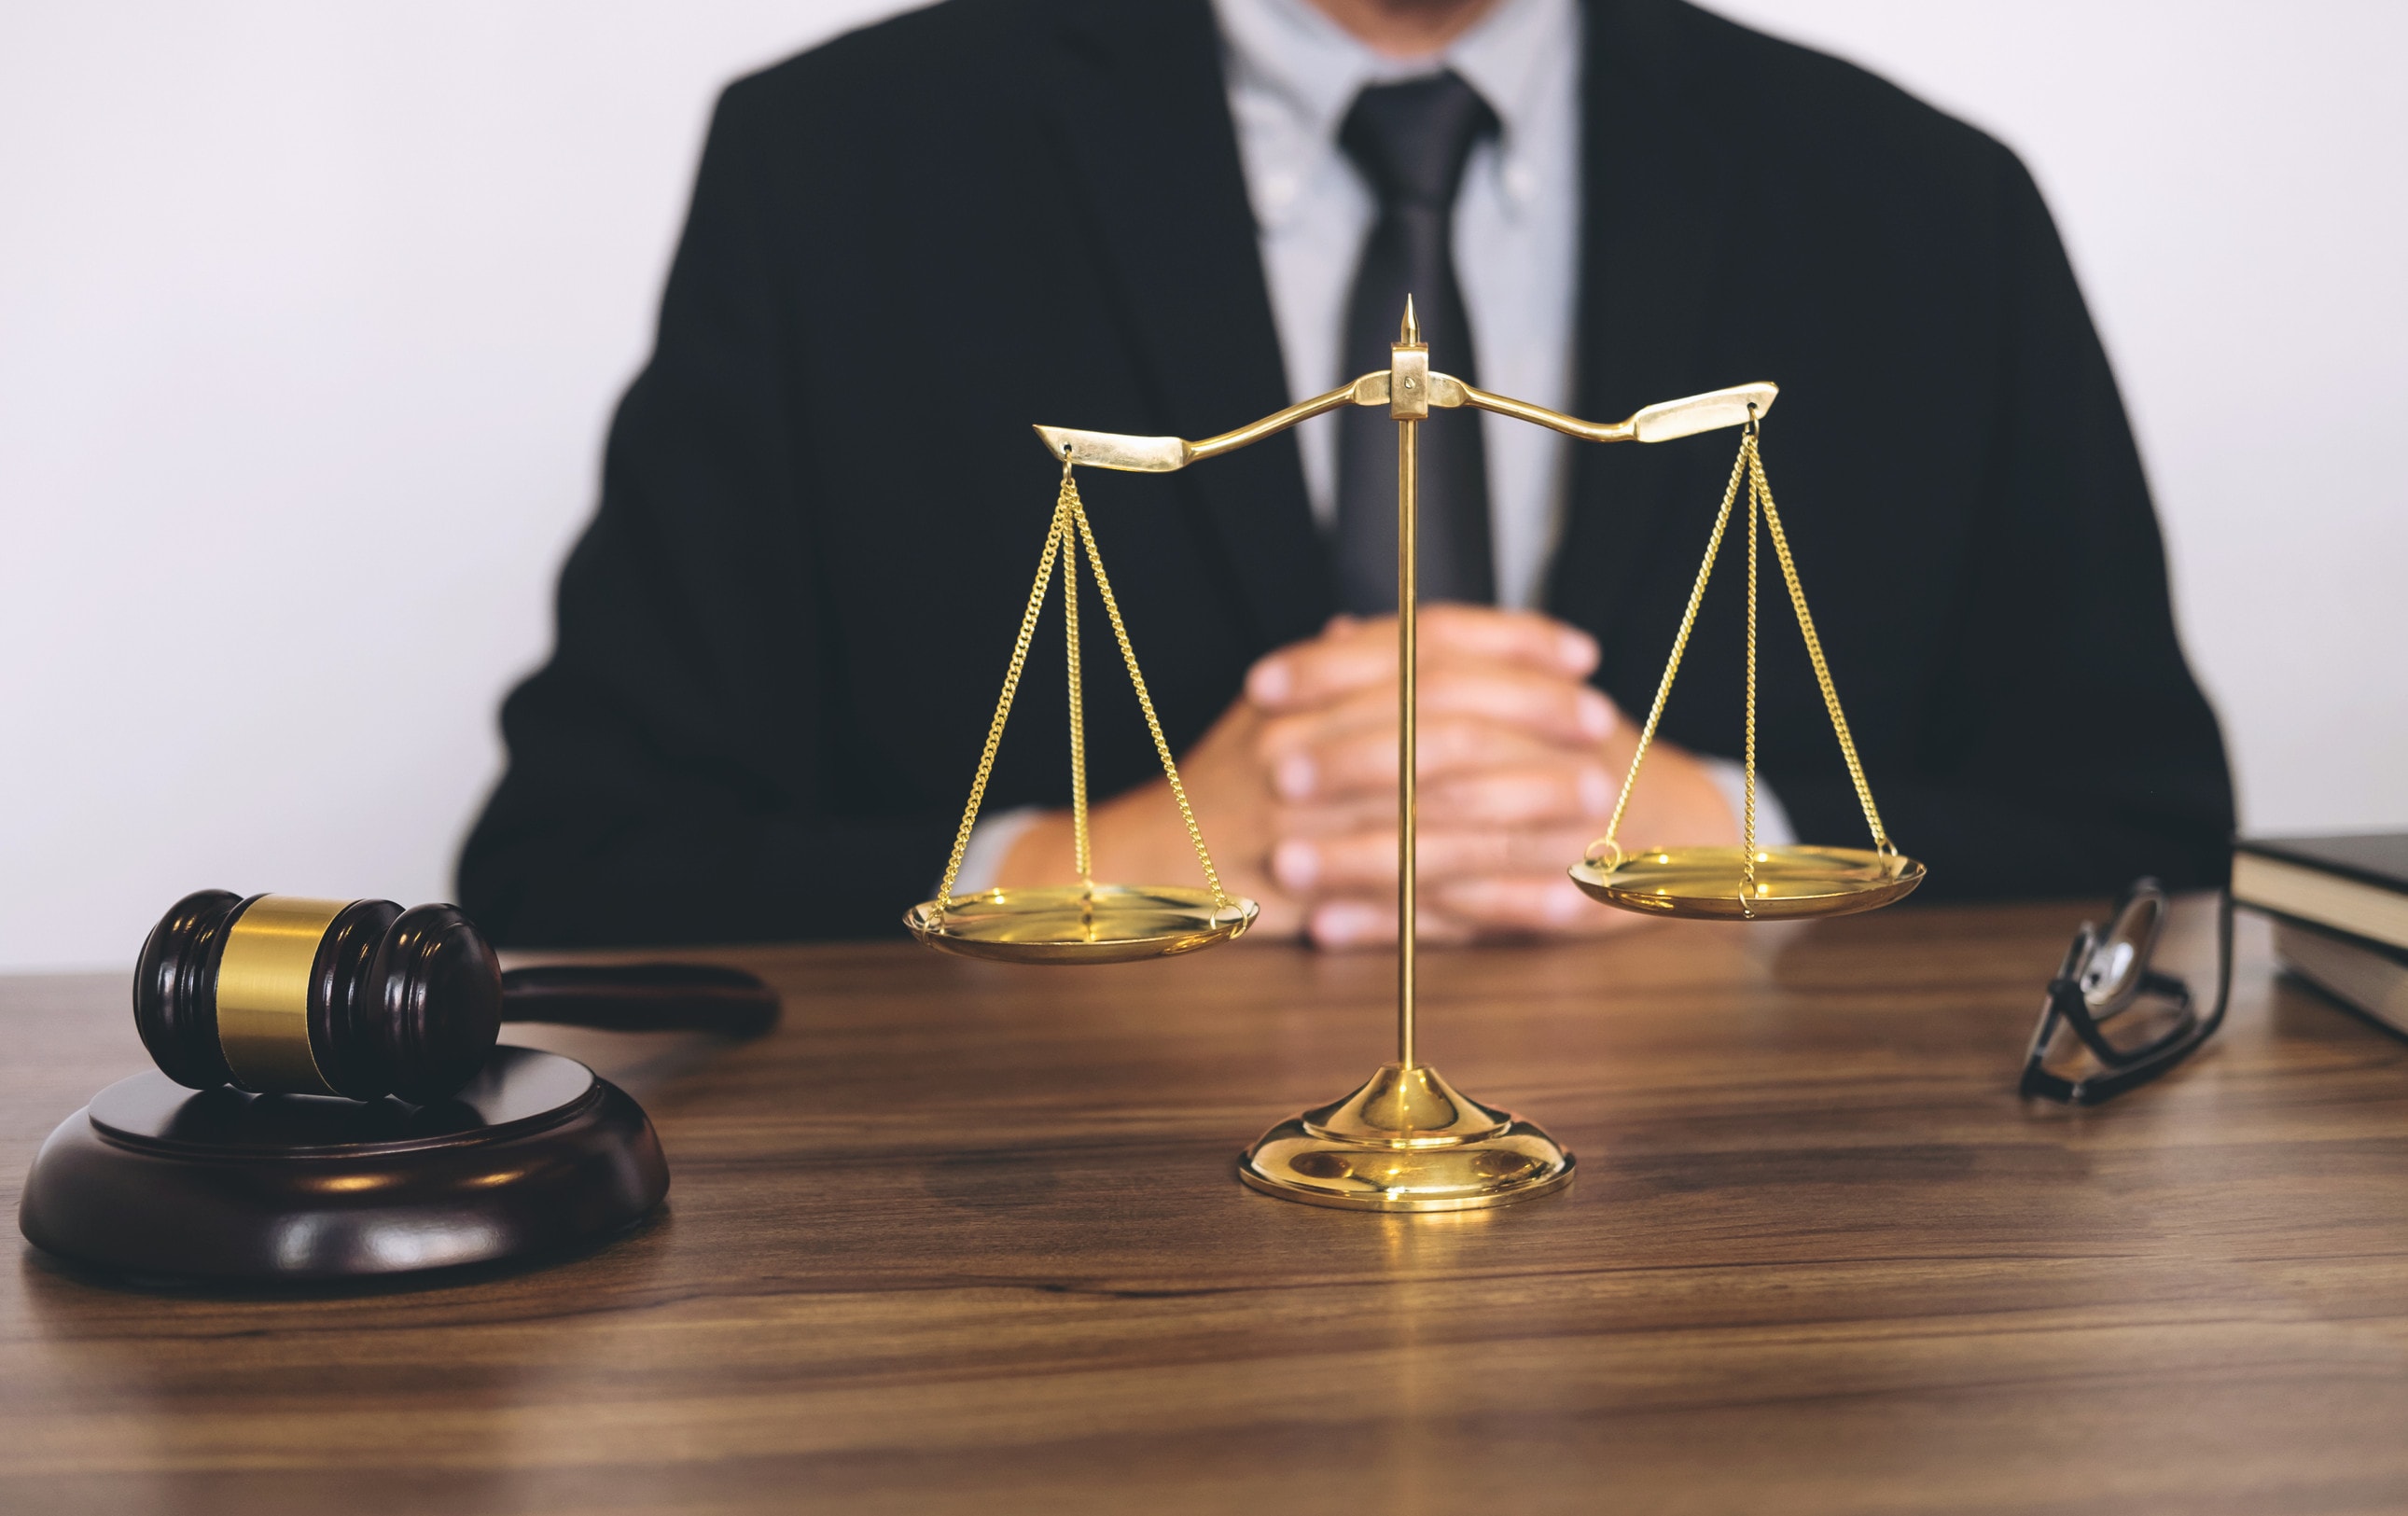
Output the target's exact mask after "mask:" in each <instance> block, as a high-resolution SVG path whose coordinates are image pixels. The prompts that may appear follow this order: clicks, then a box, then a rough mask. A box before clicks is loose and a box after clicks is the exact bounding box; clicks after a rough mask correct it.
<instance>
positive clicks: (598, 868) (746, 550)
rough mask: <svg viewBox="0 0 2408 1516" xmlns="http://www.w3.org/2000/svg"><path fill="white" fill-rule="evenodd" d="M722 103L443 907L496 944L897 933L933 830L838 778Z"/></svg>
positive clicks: (763, 283)
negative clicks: (656, 309) (877, 808)
mask: <svg viewBox="0 0 2408 1516" xmlns="http://www.w3.org/2000/svg"><path fill="white" fill-rule="evenodd" d="M750 101H751V96H750V95H749V94H748V93H747V87H746V86H744V85H742V84H738V85H737V86H736V87H735V88H733V89H732V90H730V91H729V93H727V94H726V95H725V96H724V97H723V99H722V100H721V102H720V106H719V108H718V110H717V112H716V114H715V116H714V118H713V121H712V123H711V128H710V136H709V139H708V142H707V145H706V147H705V149H704V152H703V158H702V164H701V169H700V172H699V175H698V178H697V180H696V185H695V196H694V203H693V207H692V209H691V212H690V215H689V217H688V221H687V224H686V227H685V231H684V234H683V236H682V238H681V243H680V246H679V249H678V252H677V256H676V259H675V262H674V264H673V265H672V267H671V270H670V274H669V279H668V286H667V293H666V294H665V297H664V299H663V303H662V310H661V319H660V330H659V336H658V341H657V345H656V347H655V350H654V351H653V354H652V358H651V360H650V362H649V363H648V364H647V365H646V366H645V368H644V370H643V372H642V373H641V374H640V375H639V376H638V379H636V381H635V383H634V385H633V386H632V387H631V388H630V389H629V391H628V393H627V394H626V397H625V398H624V401H623V402H622V404H621V406H620V408H619V411H618V414H617V416H616V418H615V419H614V421H613V423H612V426H611V431H610V437H609V446H608V450H607V452H606V455H605V459H604V467H603V483H602V499H601V506H600V508H599V510H598V512H597V513H596V515H595V520H594V522H592V524H591V525H590V526H589V527H588V529H587V530H586V532H585V534H584V536H583V537H582V539H581V540H580V542H579V543H578V544H577V547H576V549H575V551H573V552H572V553H571V555H570V557H569V559H568V563H567V565H566V568H565V570H564V571H563V573H562V576H561V582H560V593H559V602H558V630H557V640H556V643H555V646H554V651H553V652H552V658H551V660H550V662H549V663H547V664H546V665H544V666H543V667H542V668H541V669H540V670H539V671H538V672H537V673H536V674H535V675H534V676H533V677H531V678H529V679H527V680H526V681H525V682H524V683H523V684H522V685H521V686H520V687H519V688H518V689H517V690H516V691H515V692H514V693H513V694H511V695H510V697H509V700H508V702H507V703H506V704H505V705H504V707H503V711H502V730H503V736H504V737H505V740H506V741H507V743H508V746H509V768H508V771H507V773H506V774H505V776H504V778H503V779H502V782H501V784H500V786H499V787H498V788H497V789H496V791H495V794H494V795H493V797H492V799H491V801H490V802H489V803H488V805H487V807H486V809H485V812H484V815H483V817H482V818H481V819H480V822H478V824H477V826H476V828H475V830H474V831H473V832H472V833H471V835H470V837H469V838H468V840H467V844H466V849H465V851H464V852H463V855H462V858H461V863H460V898H461V900H462V902H463V904H464V905H465V906H466V908H467V910H468V912H469V914H470V915H471V916H472V917H474V918H475V919H476V920H477V922H479V923H480V925H481V926H482V927H483V928H484V929H485V930H486V931H487V932H488V933H489V934H490V935H491V936H493V937H495V940H497V941H500V942H503V943H508V944H514V945H530V944H542V945H554V946H566V945H585V944H611V943H632V942H676V941H709V942H733V941H758V940H770V939H781V938H796V937H859V936H867V935H874V934H880V933H891V932H894V931H895V930H896V922H895V920H894V915H893V902H895V901H896V900H898V899H899V900H910V899H916V898H918V897H919V895H920V894H922V893H924V892H925V886H926V885H927V884H928V882H929V880H928V879H927V878H925V877H924V876H925V875H927V874H928V872H929V861H930V860H931V859H932V858H939V859H940V858H942V857H943V855H944V849H945V846H946V841H947V838H948V837H949V836H950V833H951V826H950V824H949V822H947V821H946V819H944V818H941V817H936V816H927V815H917V816H914V815H900V816H896V815H878V814H867V813H863V812H862V811H861V810H860V809H859V808H857V806H856V805H855V804H853V803H849V801H848V794H857V793H859V791H860V789H861V787H860V786H857V785H848V784H847V783H845V782H844V773H843V769H842V760H841V757H840V753H841V751H842V747H843V745H842V743H841V742H840V741H839V740H838V737H839V734H840V732H841V729H842V723H843V722H844V720H845V719H846V718H845V715H844V712H843V709H842V708H841V707H840V706H839V704H838V703H837V699H838V697H837V695H836V694H835V692H836V691H837V690H838V689H839V688H840V680H839V679H835V678H833V677H832V676H831V674H830V672H829V670H828V667H827V659H828V651H827V650H828V645H829V643H830V640H831V639H830V637H829V635H828V633H827V631H826V629H825V627H824V615H825V608H824V594H823V593H822V591H821V588H820V585H821V575H822V573H823V566H824V565H822V564H821V563H819V562H818V561H817V555H816V554H815V553H814V552H813V551H812V542H813V513H814V509H815V506H816V502H815V501H814V500H813V499H812V498H811V496H810V487H809V484H808V480H809V479H810V469H809V466H808V460H807V459H806V458H804V457H802V456H799V455H798V453H799V451H800V450H801V449H802V448H803V447H804V446H805V445H806V444H805V442H804V441H803V438H804V436H805V435H806V431H805V428H803V427H802V426H800V425H799V424H797V422H798V420H799V418H800V415H801V408H802V402H801V401H800V400H799V399H798V395H797V390H796V385H797V381H796V378H795V376H796V374H797V373H798V372H799V371H800V369H801V364H800V362H799V358H800V356H801V355H800V354H799V353H798V352H797V351H796V350H795V349H794V348H793V346H792V342H793V340H794V336H793V334H795V333H796V331H797V330H798V325H797V323H796V322H794V321H793V320H792V319H791V313H790V311H789V310H788V309H787V297H786V294H785V289H786V285H787V284H788V283H790V282H791V276H788V277H787V278H786V279H782V280H781V277H780V275H779V271H780V270H781V268H791V267H793V266H794V265H793V263H792V262H791V261H790V260H789V254H790V253H791V251H792V248H791V245H783V246H781V235H782V236H783V237H784V238H787V239H791V238H794V237H797V236H805V235H808V229H807V228H797V227H794V226H789V225H781V223H779V222H777V220H776V218H775V215H774V214H773V211H772V207H771V201H770V196H769V195H768V194H767V192H766V189H765V184H764V176H763V175H762V174H761V173H760V172H759V169H758V166H757V165H758V164H759V163H760V162H761V156H760V155H761V152H762V143H763V142H764V141H765V140H767V137H768V134H767V133H766V132H764V131H763V130H761V129H760V127H759V125H758V124H757V123H756V122H754V121H753V115H754V112H753V110H751V109H750V108H749V104H750Z"/></svg>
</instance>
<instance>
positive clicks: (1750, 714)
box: [1739, 410, 1763, 920]
mask: <svg viewBox="0 0 2408 1516" xmlns="http://www.w3.org/2000/svg"><path fill="white" fill-rule="evenodd" d="M1747 425H1748V430H1747V435H1746V436H1744V437H1743V438H1742V439H1741V441H1740V452H1741V454H1742V456H1743V457H1744V458H1746V459H1747V460H1748V461H1749V462H1750V463H1751V464H1753V463H1754V462H1755V459H1756V413H1755V412H1754V411H1753V410H1750V411H1749V412H1748V423H1747ZM1760 478H1761V475H1760V473H1759V472H1758V471H1757V470H1756V468H1754V467H1751V468H1750V469H1749V470H1748V476H1747V479H1748V483H1747V756H1746V759H1745V761H1744V762H1743V763H1742V765H1741V767H1740V774H1741V784H1742V795H1743V796H1744V801H1745V809H1746V818H1745V821H1744V822H1743V823H1742V837H1741V839H1740V892H1739V908H1740V914H1741V915H1742V916H1744V917H1747V918H1749V919H1751V920H1753V919H1754V918H1755V916H1756V516H1757V509H1756V504H1757V502H1758V501H1759V500H1760V499H1762V498H1763V495H1762V492H1761V491H1759V490H1758V489H1757V488H1756V481H1757V479H1760Z"/></svg>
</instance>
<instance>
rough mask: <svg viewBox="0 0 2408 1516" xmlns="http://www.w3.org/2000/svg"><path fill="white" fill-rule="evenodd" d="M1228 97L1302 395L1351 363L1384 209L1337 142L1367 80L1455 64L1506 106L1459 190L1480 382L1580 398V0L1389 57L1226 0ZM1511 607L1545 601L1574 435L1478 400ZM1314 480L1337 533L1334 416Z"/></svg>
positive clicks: (1527, 2) (1544, 2)
mask: <svg viewBox="0 0 2408 1516" xmlns="http://www.w3.org/2000/svg"><path fill="white" fill-rule="evenodd" d="M1214 8H1215V10H1216V11H1217V12H1218V15H1219V18H1220V23H1221V35H1222V38H1223V48H1224V63H1225V65H1226V66H1225V76H1226V79H1227V82H1228V92H1229V113H1230V115H1231V117H1232V118H1233V119H1234V120H1235V121H1236V122H1237V127H1238V153H1239V157H1240V160H1241V161H1242V162H1243V164H1244V165H1245V171H1246V191H1247V194H1248V197H1249V198H1250V199H1251V200H1252V202H1253V205H1254V226H1255V235H1256V237H1257V239H1258V243H1259V245H1260V247H1261V249H1262V257H1263V274H1264V277H1265V279H1266V280H1267V281H1268V282H1269V286H1270V297H1271V318H1272V321H1273V322H1274V323H1275V324H1276V325H1277V326H1278V328H1279V337H1280V351H1281V354H1282V355H1283V357H1284V359H1285V360H1286V366H1287V382H1288V390H1289V393H1290V398H1291V399H1297V400H1300V399H1303V398H1304V397H1305V396H1307V395H1314V394H1319V393H1322V392H1323V391H1325V390H1327V389H1330V388H1332V387H1333V386H1335V385H1338V384H1340V383H1342V382H1343V381H1345V380H1347V379H1353V378H1354V377H1355V376H1354V375H1352V374H1340V372H1338V365H1339V360H1340V353H1341V350H1342V345H1343V342H1344V326H1345V321H1346V304H1347V295H1348V293H1349V292H1350V291H1351V290H1352V288H1353V286H1354V282H1355V266H1356V265H1357V264H1359V263H1360V262H1361V260H1362V256H1363V244H1364V242H1365V241H1366V240H1367V239H1368V238H1369V236H1370V235H1371V226H1372V223H1373V222H1375V221H1376V220H1377V219H1378V216H1379V203H1378V201H1377V199H1376V198H1375V197H1374V196H1373V194H1372V193H1371V190H1370V187H1369V185H1367V184H1366V183H1365V182H1364V180H1363V177H1362V175H1361V174H1360V173H1358V172H1357V171H1356V169H1355V164H1354V162H1353V161H1352V160H1351V159H1349V158H1348V157H1347V156H1346V153H1345V150H1343V149H1341V148H1340V146H1339V145H1338V133H1339V128H1340V126H1341V125H1343V124H1344V122H1345V120H1346V113H1347V110H1348V109H1349V108H1350V107H1352V106H1353V105H1354V103H1355V95H1357V94H1358V93H1361V92H1362V90H1363V88H1364V87H1365V86H1366V85H1370V84H1380V83H1386V82H1390V81H1393V80H1397V79H1413V78H1417V77H1419V76H1422V75H1426V74H1431V73H1435V72H1437V71H1438V70H1440V69H1442V68H1451V69H1453V70H1455V73H1457V74H1459V75H1461V76H1462V77H1463V79H1464V81H1465V82H1466V83H1469V85H1470V86H1471V87H1472V88H1473V89H1475V90H1477V91H1479V92H1480V95H1481V98H1482V99H1484V100H1485V101H1487V102H1488V107H1489V108H1490V109H1491V110H1493V111H1495V112H1496V113H1497V120H1498V133H1497V135H1496V136H1494V137H1491V138H1489V139H1487V140H1485V141H1484V142H1482V143H1481V144H1480V146H1479V147H1478V148H1477V149H1475V150H1473V152H1472V155H1471V158H1470V161H1469V163H1468V164H1465V166H1464V174H1463V186H1462V189H1461V191H1460V193H1457V195H1456V196H1455V277H1456V279H1457V281H1458V282H1459V283H1460V285H1461V287H1462V290H1463V303H1464V306H1465V307H1466V311H1467V313H1468V314H1469V317H1470V320H1471V342H1472V348H1473V352H1472V353H1471V363H1470V364H1469V365H1467V364H1466V363H1465V362H1464V360H1463V358H1462V356H1461V355H1450V354H1447V353H1443V352H1434V353H1432V354H1430V365H1431V366H1432V367H1434V368H1439V369H1443V370H1446V371H1448V372H1451V373H1462V372H1465V371H1466V370H1467V369H1470V370H1472V371H1474V372H1476V374H1477V376H1478V379H1479V382H1480V385H1481V387H1482V388H1483V389H1487V390H1494V391H1496V392H1498V393H1500V394H1510V395H1514V396H1517V397H1519V398H1521V399H1524V400H1528V401H1532V402H1534V403H1536V404H1538V405H1541V406H1546V407H1549V408H1554V409H1556V410H1566V409H1569V408H1570V403H1571V383H1572V378H1571V375H1572V319H1573V314H1574V301H1575V300H1576V298H1577V296H1578V291H1579V288H1580V279H1579V271H1578V266H1577V264H1578V259H1579V249H1580V211H1581V193H1580V123H1581V110H1580V58H1581V48H1580V43H1581V12H1580V6H1579V4H1578V0H1503V3H1502V4H1500V5H1498V7H1497V8H1496V9H1495V10H1493V11H1491V12H1490V13H1489V14H1488V16H1487V17H1486V19H1484V21H1481V22H1480V24H1479V25H1477V26H1475V27H1473V28H1472V29H1471V30H1470V31H1469V32H1467V33H1465V34H1464V35H1463V36H1460V37H1457V38H1456V39H1455V42H1454V43H1453V44H1452V45H1451V46H1449V47H1448V48H1447V49H1446V50H1445V51H1444V52H1442V53H1441V54H1439V55H1437V56H1436V57H1430V58H1416V59H1396V58H1385V57H1383V56H1381V55H1380V54H1378V53H1375V52H1373V51H1372V50H1370V49H1369V48H1367V47H1365V46H1364V45H1363V44H1362V43H1361V42H1358V41H1356V40H1355V38H1354V37H1353V36H1350V35H1349V34H1348V33H1346V32H1345V31H1344V30H1342V29H1341V28H1340V26H1339V25H1338V23H1337V22H1335V21H1331V20H1330V19H1329V18H1328V17H1326V16H1325V15H1323V14H1322V13H1321V12H1320V11H1319V10H1318V9H1316V8H1314V7H1313V6H1312V4H1311V3H1310V0H1214ZM1476 420H1477V421H1478V422H1479V424H1480V426H1481V427H1482V434H1483V435H1482V438H1481V440H1482V443H1483V445H1484V451H1485V452H1486V454H1487V458H1488V503H1489V504H1488V522H1489V532H1490V535H1491V543H1490V545H1491V549H1492V551H1493V561H1494V563H1495V564H1496V565H1497V603H1498V605H1501V606H1510V607H1513V608H1521V609H1528V608H1536V607H1537V606H1538V605H1539V604H1540V602H1541V599H1542V598H1543V596H1544V594H1545V585H1546V569H1547V560H1548V559H1549V557H1550V556H1551V555H1552V554H1553V552H1554V551H1555V533H1556V528H1557V525H1558V522H1559V520H1560V517H1561V514H1562V503H1563V492H1564V480H1565V471H1566V466H1567V463H1568V460H1569V453H1570V448H1571V447H1572V446H1574V444H1573V443H1572V442H1571V441H1570V438H1568V437H1565V436H1561V435H1560V434H1557V433H1555V432H1550V431H1548V430H1546V429H1545V428H1543V427H1537V426H1529V425H1526V424H1524V423H1523V422H1514V421H1508V420H1506V419H1505V418H1503V417H1499V416H1489V415H1485V414H1483V415H1480V416H1478V417H1477V418H1476ZM1297 443H1298V445H1299V446H1300V447H1301V448H1302V450H1303V452H1304V478H1305V487H1306V489H1307V491H1308V492H1309V493H1310V494H1311V496H1312V513H1313V516H1314V519H1315V520H1317V521H1318V522H1320V523H1321V525H1322V528H1323V530H1325V531H1328V530H1331V529H1333V528H1334V525H1335V523H1336V522H1337V520H1338V429H1337V428H1336V427H1335V426H1330V425H1307V426H1304V427H1301V428H1299V429H1298V430H1297Z"/></svg>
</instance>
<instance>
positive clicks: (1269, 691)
mask: <svg viewBox="0 0 2408 1516" xmlns="http://www.w3.org/2000/svg"><path fill="white" fill-rule="evenodd" d="M1415 625H1416V627H1417V628H1418V635H1419V636H1420V638H1421V647H1422V657H1423V660H1424V665H1425V666H1426V665H1427V663H1428V662H1429V661H1430V660H1431V659H1433V658H1440V659H1443V658H1450V657H1452V658H1461V659H1467V660H1472V661H1484V662H1489V663H1499V664H1507V665H1515V666H1519V667H1524V668H1528V669H1531V670H1534V671H1537V672H1541V673H1549V674H1555V675H1556V676H1558V677H1562V678H1569V679H1585V678H1586V677H1587V676H1588V674H1589V671H1590V670H1592V669H1594V668H1595V667H1596V666H1597V661H1598V651H1597V642H1596V639H1594V638H1593V637H1591V636H1589V635H1588V634H1587V633H1585V632H1583V631H1581V630H1580V629H1579V628H1578V627H1574V626H1567V625H1565V624H1564V623H1563V622H1558V621H1555V620H1554V619H1552V618H1550V617H1546V616H1540V615H1536V614H1534V613H1532V612H1529V611H1515V610H1498V609H1495V608H1489V607H1485V606H1454V605H1447V606H1433V607H1431V608H1429V609H1428V610H1426V611H1425V612H1423V613H1422V614H1421V616H1420V617H1419V618H1418V620H1417V621H1416V622H1415ZM1396 669H1397V638H1396V621H1395V618H1393V617H1383V618H1379V619H1377V620H1363V621H1357V620H1354V619H1351V618H1340V619H1333V620H1332V621H1331V622H1330V623H1329V625H1328V627H1327V628H1326V630H1325V631H1324V633H1323V635H1322V636H1318V637H1315V638H1313V639H1312V640H1311V641H1308V642H1299V643H1296V644H1293V645H1291V646H1289V647H1285V648H1282V649H1280V650H1279V651H1276V652H1273V653H1270V654H1269V655H1267V656H1265V657H1264V658H1262V659H1261V660H1260V661H1258V662H1257V663H1256V664H1255V665H1254V667H1253V668H1251V669H1249V670H1248V671H1247V674H1246V694H1247V697H1248V698H1249V699H1251V700H1253V701H1254V703H1255V704H1256V705H1258V706H1260V707H1262V708H1264V709H1266V710H1270V711H1274V712H1277V711H1283V710H1294V709H1299V708H1308V707H1312V706H1316V705H1323V704H1326V703H1327V702H1328V701H1330V700H1332V699H1334V698H1337V697H1340V696H1342V695H1345V694H1351V693H1353V692H1355V691H1357V690H1362V689H1368V688H1370V687H1373V686H1376V685H1383V684H1385V683H1387V682H1388V681H1390V680H1392V679H1395V678H1396Z"/></svg>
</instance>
